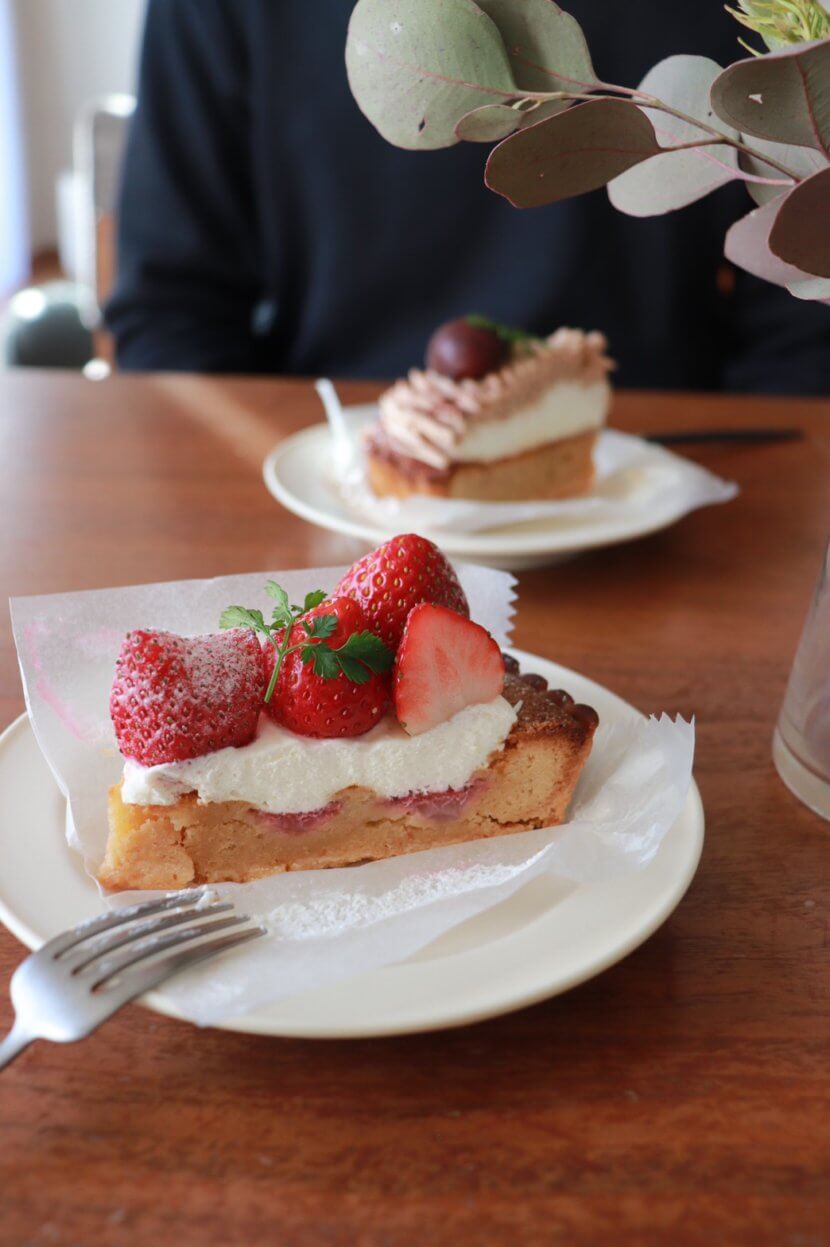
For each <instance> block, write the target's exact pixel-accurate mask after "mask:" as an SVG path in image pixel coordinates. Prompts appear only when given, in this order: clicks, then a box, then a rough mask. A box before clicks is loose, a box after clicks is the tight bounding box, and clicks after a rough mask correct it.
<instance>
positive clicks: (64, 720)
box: [12, 565, 694, 1025]
mask: <svg viewBox="0 0 830 1247" xmlns="http://www.w3.org/2000/svg"><path fill="white" fill-rule="evenodd" d="M343 570H344V569H342V568H318V569H311V570H303V571H291V572H275V571H270V572H262V573H258V574H255V575H248V576H226V577H219V578H216V579H213V580H195V581H184V582H181V581H180V582H171V583H166V584H154V585H138V586H132V587H127V588H120V589H107V590H97V591H93V592H85V593H71V594H59V595H54V596H48V597H30V598H18V599H15V600H13V602H12V620H13V625H14V634H15V640H16V643H17V648H18V655H19V658H20V666H21V671H22V675H23V682H24V687H25V692H26V701H27V705H28V708H29V714H30V717H31V720H32V725H33V728H34V731H35V734H36V736H37V739H38V742H39V744H40V747H41V749H42V750H43V753H44V754H45V756H46V759H47V761H48V762H49V765H50V767H51V769H52V771H53V773H54V775H55V777H56V779H57V781H58V784H59V785H60V787H61V789H62V791H63V792H64V793H65V794H66V796H67V799H68V802H69V819H68V825H69V828H70V830H69V839H70V844H71V845H72V847H73V848H74V849H76V850H77V851H78V852H80V853H81V854H82V855H83V858H84V862H85V864H86V867H87V870H88V871H89V872H90V874H94V872H95V870H96V869H97V867H98V866H99V864H100V862H101V860H102V858H103V854H104V847H105V843H106V836H107V824H106V794H107V790H108V788H109V786H110V785H111V784H113V783H115V782H117V780H118V777H119V774H120V770H121V757H120V755H119V753H118V749H117V746H116V742H115V737H114V734H113V730H112V726H111V724H110V721H109V715H108V698H109V687H110V683H111V680H112V673H113V667H114V663H115V658H116V655H117V652H118V649H119V646H120V643H121V639H122V636H123V634H124V633H125V632H126V631H128V630H129V629H130V628H136V627H150V628H166V629H170V630H171V631H176V632H181V633H196V632H204V631H211V630H213V629H215V628H216V626H217V621H218V618H219V614H220V612H221V610H222V609H223V608H224V607H225V606H227V605H229V604H231V603H234V602H236V603H242V604H244V605H251V606H254V605H258V604H261V605H263V606H266V605H267V599H266V598H265V595H264V589H263V586H264V583H265V580H266V579H267V578H269V577H273V578H275V579H278V580H279V582H280V583H281V584H283V585H284V586H285V587H286V589H287V590H288V592H289V594H290V595H291V596H292V598H293V599H294V600H297V599H298V598H301V597H302V595H303V594H304V593H305V592H307V591H309V590H310V589H314V588H318V587H320V588H324V589H330V588H332V587H333V586H334V584H335V583H336V581H337V580H338V579H339V577H340V575H341V574H342V572H343ZM457 570H458V572H459V575H460V577H461V581H462V584H463V585H464V589H465V591H466V593H467V596H468V598H469V600H470V606H471V613H472V615H473V617H474V618H476V619H477V620H479V621H480V622H481V623H483V624H485V626H487V627H489V629H490V631H491V632H492V633H493V634H494V636H495V637H496V638H497V640H498V641H499V643H500V644H502V645H504V644H507V642H508V640H509V633H510V625H511V618H512V614H513V609H514V608H513V600H514V596H515V595H514V591H513V585H514V583H515V582H514V581H513V578H512V577H511V576H509V575H508V574H506V573H504V572H498V571H492V570H490V569H487V568H483V567H470V566H464V565H461V566H459V567H458V569H457ZM693 752H694V729H693V727H692V725H690V724H688V723H685V722H683V721H682V720H678V721H672V720H671V719H668V718H666V717H665V716H664V717H662V718H660V719H649V720H645V719H642V718H641V717H640V716H638V715H636V714H634V713H633V712H631V711H627V710H620V709H616V710H615V711H614V712H613V714H612V715H610V716H606V721H604V722H603V723H601V725H600V728H599V731H598V733H597V737H596V741H595V745H594V750H593V753H592V755H591V758H590V759H589V762H588V764H587V766H586V768H585V771H584V772H583V775H582V779H581V781H580V785H579V788H578V791H577V795H576V798H575V800H574V803H573V808H572V811H571V816H570V818H569V821H568V822H567V823H566V824H565V825H564V826H563V827H560V828H550V829H546V830H541V831H531V832H525V833H521V834H519V835H514V836H503V837H499V838H497V839H494V840H487V841H475V842H472V843H470V844H464V845H454V846H448V847H447V848H443V849H434V850H431V851H429V852H426V853H418V854H411V855H408V856H405V857H400V858H393V859H390V860H388V861H382V862H374V863H371V864H368V865H364V866H358V867H352V868H349V869H343V870H327V871H303V872H297V873H292V874H285V875H276V876H273V877H272V878H270V879H264V880H260V881H258V882H256V883H250V884H221V885H217V886H216V887H214V888H211V889H210V892H211V894H214V893H215V894H217V895H220V896H222V897H225V898H227V899H231V900H232V901H233V902H234V903H235V904H236V906H237V908H238V909H239V910H240V911H241V912H245V913H249V914H251V915H253V916H255V917H257V918H259V919H260V920H261V921H262V922H263V923H264V925H266V926H267V928H268V931H269V934H268V936H267V938H264V939H261V940H258V941H255V942H253V943H251V944H249V945H246V946H244V947H243V948H241V949H239V950H237V951H234V952H232V953H230V954H229V955H227V956H226V957H224V958H221V959H220V960H218V961H214V962H211V963H208V964H207V965H205V966H204V967H201V968H199V967H197V968H195V969H193V970H191V971H188V972H187V973H186V974H181V975H178V976H177V977H176V978H175V979H173V980H171V981H170V983H169V984H168V985H167V986H166V987H165V988H164V995H165V996H166V997H167V999H168V1000H169V1001H170V1003H171V1004H172V1005H174V1006H175V1007H176V1008H177V1009H178V1010H179V1011H180V1012H181V1013H182V1014H183V1015H184V1016H186V1017H188V1018H190V1019H191V1020H192V1021H194V1022H197V1023H199V1024H204V1025H209V1024H211V1023H214V1022H217V1021H222V1020H224V1019H228V1018H231V1017H234V1016H239V1015H241V1014H245V1013H248V1012H250V1011H252V1010H254V1009H256V1008H257V1007H260V1006H263V1005H265V1004H268V1003H270V1002H272V1001H274V1000H277V999H279V998H280V997H284V996H288V995H294V994H297V993H299V992H303V991H307V990H310V989H312V988H318V987H322V986H324V985H326V984H330V983H333V982H337V981H342V980H344V979H347V978H351V977H353V976H355V975H358V974H360V973H362V972H365V971H367V970H370V969H374V968H377V967H378V966H381V965H385V964H389V963H390V962H393V961H396V960H399V959H400V958H402V957H405V956H409V955H411V954H412V953H414V952H416V951H417V950H418V949H420V948H423V947H424V946H425V945H426V944H428V943H430V942H431V941H433V940H434V939H436V938H437V937H438V936H439V935H441V934H442V933H443V932H445V931H446V930H448V929H449V928H450V927H452V926H454V925H456V924H457V923H458V922H461V921H462V920H464V919H465V918H468V917H471V916H472V915H474V914H477V913H480V912H481V911H483V910H485V909H487V908H488V907H490V906H492V905H494V904H497V903H498V902H499V901H501V900H503V899H505V898H506V897H508V896H510V895H511V894H512V893H513V892H515V891H516V890H517V889H518V888H519V887H521V886H522V885H523V884H525V883H526V882H528V881H529V880H531V879H532V878H534V877H535V876H537V875H539V874H541V873H544V872H546V871H547V872H552V873H555V874H557V875H560V876H564V877H567V878H569V879H573V880H577V881H580V882H591V881H594V880H602V879H608V878H613V877H615V876H618V875H622V874H627V873H630V872H632V871H636V870H639V869H642V868H643V867H644V866H646V865H647V864H648V862H649V861H651V860H652V858H653V857H654V854H655V853H656V852H657V849H658V848H659V845H660V842H661V840H662V839H663V836H664V835H665V833H666V832H667V831H668V830H669V828H670V827H671V825H672V824H673V822H674V821H675V819H676V818H677V817H678V815H679V813H680V811H681V809H682V807H683V804H684V801H685V798H686V794H687V792H688V788H689V783H690V779H691V767H692V757H693ZM149 895H151V894H149V893H136V892H132V893H120V894H118V895H117V896H114V897H110V898H108V900H109V903H111V904H126V903H132V902H134V901H135V900H136V899H142V898H143V897H146V896H149Z"/></svg>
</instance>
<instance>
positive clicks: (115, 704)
mask: <svg viewBox="0 0 830 1247" xmlns="http://www.w3.org/2000/svg"><path fill="white" fill-rule="evenodd" d="M264 694H265V664H264V660H263V655H262V649H261V647H260V644H259V641H258V640H257V638H256V637H255V636H254V634H253V633H252V632H249V631H248V630H247V628H234V629H233V630H231V631H228V632H211V633H208V634H207V635H206V636H192V637H187V636H177V635H176V634H175V633H174V632H156V631H153V630H150V629H146V630H139V631H135V632H128V633H127V635H126V636H125V638H124V641H123V643H122V645H121V652H120V653H119V655H118V659H117V661H116V664H115V679H114V680H113V684H112V691H111V693H110V714H111V716H112V722H113V726H114V727H115V735H116V737H117V738H118V745H119V748H120V750H121V752H122V753H123V754H124V756H125V757H127V758H135V760H136V761H137V762H140V763H141V764H142V765H143V766H155V765H157V764H158V763H160V762H183V761H185V760H186V759H187V758H197V757H199V756H200V755H201V754H203V753H211V752H212V751H213V750H215V749H224V748H225V747H226V746H228V745H247V744H248V742H249V741H251V740H253V738H254V736H255V734H256V727H257V722H258V719H259V712H260V708H261V706H262V698H263V696H264Z"/></svg>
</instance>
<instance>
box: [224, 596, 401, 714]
mask: <svg viewBox="0 0 830 1247" xmlns="http://www.w3.org/2000/svg"><path fill="white" fill-rule="evenodd" d="M265 592H266V593H267V594H268V596H269V597H270V598H272V599H273V600H274V602H275V606H274V608H273V611H272V613H271V620H270V622H268V621H266V619H265V616H264V615H263V613H262V611H260V610H252V609H249V608H248V607H247V606H228V607H227V608H226V609H225V610H223V611H222V615H221V617H220V619H219V627H220V628H250V629H251V631H252V632H255V633H257V634H258V635H259V636H263V637H265V638H266V640H268V641H270V643H271V644H272V645H273V647H274V649H275V650H276V653H277V657H276V661H275V663H274V670H273V672H272V673H271V680H270V683H269V685H268V689H267V692H266V694H265V700H266V702H269V701H270V700H271V698H272V697H273V695H274V689H275V688H276V686H277V680H278V678H279V673H280V668H281V667H282V664H283V661H284V660H285V657H286V655H287V654H293V653H294V651H295V650H299V652H300V658H301V659H302V661H303V663H312V664H313V666H312V670H313V672H314V674H315V675H316V676H320V677H321V679H323V680H333V679H336V677H337V676H338V675H340V674H341V672H342V674H343V675H345V677H346V679H347V680H351V681H352V683H353V684H365V683H366V682H367V681H368V680H369V679H371V677H372V675H381V674H383V672H385V671H389V670H390V669H391V667H392V664H393V662H394V660H395V656H394V654H393V653H392V651H391V650H390V649H389V648H388V647H387V646H386V645H384V643H383V641H381V639H380V637H377V636H375V634H374V633H373V632H365V631H364V632H353V633H352V635H351V636H350V637H348V638H347V639H346V640H345V641H344V642H343V644H342V645H340V646H338V647H337V648H333V647H332V646H331V645H329V644H328V638H329V637H330V636H331V635H332V634H333V633H334V631H335V630H336V628H337V616H336V615H315V616H314V618H313V619H311V620H308V619H304V618H303V616H304V615H306V614H307V613H308V612H309V611H311V610H313V609H314V608H315V606H319V605H320V603H321V602H324V601H325V599H326V594H325V592H324V591H323V590H322V589H316V590H315V591H314V592H313V593H307V594H306V596H305V599H304V601H303V604H302V606H296V605H292V603H291V602H290V600H289V597H288V594H287V593H286V592H285V589H283V587H282V585H278V584H277V582H276V581H275V580H269V581H267V583H266V585H265ZM297 623H301V624H302V627H303V631H304V632H305V634H306V639H305V640H303V641H298V642H297V644H296V645H291V644H290V642H291V632H292V630H293V628H294V625H295V624H297Z"/></svg>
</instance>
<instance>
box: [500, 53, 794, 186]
mask: <svg viewBox="0 0 830 1247" xmlns="http://www.w3.org/2000/svg"><path fill="white" fill-rule="evenodd" d="M537 68H539V69H543V68H544V67H543V66H541V65H540V66H537ZM546 72H548V73H550V74H551V75H552V76H555V77H559V75H558V74H557V75H553V71H552V70H547V71H546ZM584 85H585V86H586V87H587V86H589V85H590V84H589V83H585V84H584ZM597 86H598V87H599V88H600V90H599V91H584V92H583V91H549V92H545V91H527V92H525V91H523V92H522V93H521V95H519V96H517V97H516V98H515V99H514V102H513V105H512V106H513V107H515V106H516V105H517V104H519V103H521V102H522V100H534V101H536V102H537V104H543V103H546V102H547V101H548V100H613V99H617V98H619V96H620V95H625V96H628V97H629V98H630V99H631V101H632V103H635V104H638V105H641V106H642V107H644V108H653V109H654V110H655V112H661V113H666V115H667V116H669V117H674V118H676V120H678V121H684V122H686V124H687V125H690V126H695V127H696V129H698V130H703V131H704V133H706V134H710V135H711V136H712V138H711V139H701V140H700V141H699V142H690V143H685V144H684V145H683V146H684V148H693V147H706V146H708V145H709V144H710V143H723V144H727V145H728V146H729V147H734V148H735V149H736V150H737V151H739V152H743V153H744V155H746V156H752V157H753V158H754V159H755V160H759V161H760V162H761V163H762V164H765V165H767V166H768V167H769V168H770V169H775V171H776V172H777V173H783V175H784V177H785V178H786V179H787V182H788V183H792V182H800V181H801V180H802V179H801V176H800V175H799V174H798V173H795V172H794V171H793V170H792V169H788V168H787V166H786V165H782V164H781V163H780V161H778V160H774V159H773V158H772V156H767V155H765V154H764V152H760V151H758V149H757V148H755V147H750V145H749V144H748V143H745V142H744V141H743V140H742V139H733V138H732V136H731V135H729V134H724V133H723V131H722V130H718V129H717V128H716V127H715V126H710V125H709V124H708V122H705V121H699V120H698V119H697V117H690V116H689V114H688V113H681V112H680V111H679V109H677V108H672V106H671V105H670V104H666V103H665V102H664V101H663V100H660V99H657V97H656V96H654V95H644V94H642V93H641V92H639V91H637V90H635V89H634V88H633V87H618V86H615V85H614V84H613V83H609V82H599V83H597ZM602 92H604V94H603V93H602ZM665 150H666V151H678V150H681V149H679V148H668V147H667V148H666V149H665ZM738 176H742V175H741V174H740V173H739V175H738ZM743 180H744V181H758V180H762V181H767V179H766V178H764V179H758V178H755V177H754V176H753V175H752V174H747V175H746V176H745V177H744V178H743ZM770 184H771V185H778V183H777V182H776V181H773V182H771V183H770ZM782 185H783V183H782Z"/></svg>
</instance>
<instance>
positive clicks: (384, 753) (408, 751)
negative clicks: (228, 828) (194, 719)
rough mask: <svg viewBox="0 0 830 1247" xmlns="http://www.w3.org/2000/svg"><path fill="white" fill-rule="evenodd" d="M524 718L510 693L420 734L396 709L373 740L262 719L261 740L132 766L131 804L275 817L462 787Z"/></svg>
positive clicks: (126, 787)
mask: <svg viewBox="0 0 830 1247" xmlns="http://www.w3.org/2000/svg"><path fill="white" fill-rule="evenodd" d="M515 721H516V711H515V709H514V708H513V706H511V705H510V703H509V702H508V701H506V700H505V698H503V697H497V698H496V699H495V700H494V701H491V702H486V703H485V704H484V705H480V706H467V707H465V709H464V710H461V711H459V713H458V714H456V715H454V716H453V718H452V719H449V720H448V721H447V722H446V723H441V724H439V725H438V727H434V728H433V729H432V730H431V731H429V732H423V733H421V735H420V736H407V734H406V732H405V731H404V730H403V728H402V727H401V725H400V724H399V723H398V721H397V720H396V719H395V718H394V717H393V716H392V715H388V716H387V717H386V718H385V719H383V721H382V722H380V723H378V724H377V726H376V727H374V728H372V730H371V732H367V733H366V735H365V736H356V737H349V738H339V739H335V740H315V739H313V738H312V737H309V736H298V735H296V733H294V732H289V731H287V730H286V729H285V728H283V727H280V726H279V725H278V724H276V723H274V722H273V721H272V720H271V719H270V718H269V717H268V716H267V715H262V716H261V718H260V722H259V730H258V732H257V735H256V738H255V739H254V740H253V741H251V743H250V744H249V745H243V746H242V747H241V748H239V749H233V748H231V749H218V750H217V751H216V752H215V753H208V754H204V755H203V756H202V757H200V758H191V759H189V760H188V761H186V762H167V763H161V764H160V765H158V766H141V765H140V764H139V763H138V762H134V761H132V760H130V759H127V761H126V762H125V764H124V775H123V780H122V785H121V799H122V801H124V802H125V803H126V804H127V805H173V804H174V803H175V802H176V801H178V800H179V799H180V798H181V797H183V796H184V795H185V794H186V793H190V792H195V793H196V794H197V796H198V797H199V800H200V801H205V802H208V801H210V802H216V801H244V802H246V803H247V804H249V805H251V806H253V807H254V808H255V809H258V810H264V811H266V812H267V813H269V814H307V813H310V812H311V811H312V810H319V809H321V808H322V807H323V806H325V805H328V803H329V802H330V801H331V800H332V798H333V797H334V796H335V795H336V794H337V793H338V792H340V791H341V790H342V789H344V788H351V787H352V786H359V787H363V788H371V789H372V790H373V791H374V792H376V793H378V795H379V796H381V797H389V798H392V797H405V796H407V795H408V794H409V793H412V792H426V793H429V792H446V791H448V790H457V789H459V788H463V787H464V786H465V785H466V784H467V783H468V782H469V780H470V778H471V777H472V776H473V774H474V773H475V772H476V771H479V770H481V769H482V767H484V766H486V765H487V760H488V759H489V758H490V756H491V754H493V753H495V752H497V751H499V750H501V749H502V748H503V746H504V742H505V740H506V738H507V735H508V733H509V732H510V729H511V728H512V726H513V724H514V723H515Z"/></svg>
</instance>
